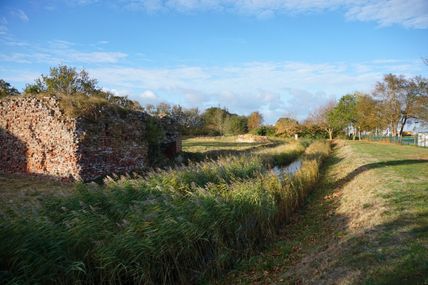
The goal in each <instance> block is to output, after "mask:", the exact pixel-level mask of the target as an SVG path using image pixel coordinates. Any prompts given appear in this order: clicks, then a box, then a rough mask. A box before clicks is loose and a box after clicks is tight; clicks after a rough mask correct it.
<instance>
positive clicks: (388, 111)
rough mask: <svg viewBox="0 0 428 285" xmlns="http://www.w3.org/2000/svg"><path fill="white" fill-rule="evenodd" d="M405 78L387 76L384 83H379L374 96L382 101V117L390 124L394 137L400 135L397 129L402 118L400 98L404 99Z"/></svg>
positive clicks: (392, 75)
mask: <svg viewBox="0 0 428 285" xmlns="http://www.w3.org/2000/svg"><path fill="white" fill-rule="evenodd" d="M404 83H405V79H404V77H403V76H397V75H394V74H387V75H385V76H384V78H383V81H382V82H377V84H376V87H375V90H374V92H373V95H374V96H375V97H376V98H379V99H380V101H381V109H382V116H383V117H384V118H385V120H386V121H387V123H388V127H389V128H390V129H391V132H392V135H394V136H395V135H398V131H397V127H398V123H399V122H400V118H401V105H400V97H403V96H402V94H403V86H404Z"/></svg>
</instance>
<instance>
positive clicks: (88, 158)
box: [77, 109, 148, 180]
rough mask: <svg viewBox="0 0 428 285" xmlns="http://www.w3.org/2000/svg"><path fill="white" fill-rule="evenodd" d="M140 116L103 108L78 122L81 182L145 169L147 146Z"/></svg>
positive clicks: (138, 113) (135, 113) (140, 114)
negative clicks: (96, 115) (96, 113)
mask: <svg viewBox="0 0 428 285" xmlns="http://www.w3.org/2000/svg"><path fill="white" fill-rule="evenodd" d="M145 129H146V126H145V123H144V120H143V118H142V113H140V112H133V111H127V112H122V113H120V112H119V113H118V112H117V111H115V110H114V109H105V110H103V111H102V112H101V113H99V116H98V117H96V118H92V119H85V118H80V119H78V122H77V133H78V137H79V141H80V143H79V149H78V154H79V157H80V159H79V163H80V165H81V177H82V179H83V180H93V179H96V178H99V177H102V176H104V175H106V174H111V173H117V174H123V173H129V172H132V171H138V170H141V169H142V168H143V167H145V166H148V145H147V141H146V138H145Z"/></svg>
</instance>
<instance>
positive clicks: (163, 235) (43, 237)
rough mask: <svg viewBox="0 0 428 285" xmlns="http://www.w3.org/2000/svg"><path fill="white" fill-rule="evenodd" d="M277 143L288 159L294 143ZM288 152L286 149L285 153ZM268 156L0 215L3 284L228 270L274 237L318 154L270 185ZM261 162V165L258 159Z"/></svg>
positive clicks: (91, 189)
mask: <svg viewBox="0 0 428 285" xmlns="http://www.w3.org/2000/svg"><path fill="white" fill-rule="evenodd" d="M282 147H283V151H285V150H288V151H290V153H294V154H293V155H289V156H288V158H289V159H291V158H293V157H295V155H298V154H299V153H301V152H302V151H303V149H304V148H302V147H301V146H295V147H290V146H288V147H285V146H282ZM287 148H288V149H287ZM276 152H278V153H279V154H281V155H282V156H283V157H284V155H283V154H282V152H281V151H280V149H276V150H275V151H274V152H273V153H271V154H270V155H269V154H268V153H264V154H263V155H253V156H242V157H236V158H223V159H221V160H219V161H216V162H205V163H200V164H195V165H192V166H190V167H183V168H179V169H175V170H169V171H160V172H157V173H153V174H151V175H148V176H147V177H145V178H141V179H136V180H120V181H118V182H111V183H109V185H108V186H106V187H104V188H100V187H95V186H83V185H82V186H81V187H80V188H79V189H78V191H77V192H75V193H72V194H71V195H69V196H67V197H52V198H51V199H47V201H46V202H45V203H44V204H43V206H42V207H41V208H40V209H39V210H37V212H34V211H33V212H25V211H22V212H20V213H19V214H16V212H15V214H14V213H10V214H9V216H3V217H2V222H1V225H0V232H1V235H0V254H1V256H0V268H1V275H0V278H2V281H4V282H6V283H7V282H9V283H13V282H18V283H21V282H24V283H25V282H27V283H28V282H29V283H37V282H39V283H65V284H70V283H76V282H83V283H93V284H94V283H129V282H130V283H146V284H151V283H183V284H184V283H189V282H190V283H192V282H198V281H200V280H202V279H203V278H208V277H209V276H214V275H216V274H218V273H219V272H222V271H224V270H225V269H227V268H229V267H230V266H231V265H232V263H233V261H234V260H236V258H240V257H242V256H245V255H247V254H248V253H249V252H251V251H252V250H254V249H255V248H258V247H260V246H262V245H263V244H264V243H265V242H266V241H268V240H270V239H271V238H272V237H274V236H275V235H276V233H277V229H278V227H279V226H280V225H281V224H283V223H284V222H285V221H286V220H287V219H289V217H290V216H291V213H292V211H293V210H295V208H297V207H298V206H299V205H300V203H301V201H302V200H303V199H304V197H305V196H306V194H307V193H308V191H309V190H310V189H311V188H312V187H313V185H314V184H315V183H316V181H317V178H318V168H319V165H320V163H321V161H322V159H323V158H324V157H326V156H327V155H328V152H329V146H328V145H327V144H325V143H320V142H318V143H314V144H312V145H310V146H309V147H308V148H307V149H306V150H305V153H304V156H303V166H302V168H301V170H300V171H298V172H297V173H296V175H295V176H294V177H291V178H289V179H286V180H284V181H282V180H279V179H278V178H277V177H276V176H275V175H274V174H273V173H272V172H270V171H269V167H270V166H271V164H272V163H277V162H278V161H279V162H285V161H286V160H285V159H284V158H281V159H279V160H276V159H275V157H276V155H277V153H276ZM266 158H268V159H266Z"/></svg>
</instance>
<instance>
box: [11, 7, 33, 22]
mask: <svg viewBox="0 0 428 285" xmlns="http://www.w3.org/2000/svg"><path fill="white" fill-rule="evenodd" d="M11 14H12V16H15V17H18V18H19V19H20V20H21V21H22V22H28V21H30V19H29V18H28V16H27V14H25V12H24V11H22V10H21V9H14V10H12V11H11Z"/></svg>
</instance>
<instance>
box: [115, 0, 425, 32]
mask: <svg viewBox="0 0 428 285" xmlns="http://www.w3.org/2000/svg"><path fill="white" fill-rule="evenodd" d="M122 5H124V6H125V7H126V8H127V9H131V10H145V11H147V12H156V11H167V10H174V11H181V12H197V11H206V10H214V11H223V12H229V13H240V14H246V15H253V16H256V17H258V18H261V19H264V18H270V17H272V16H274V15H275V14H299V13H314V12H323V11H326V10H339V11H343V12H344V14H345V16H346V18H347V19H350V20H358V21H375V22H377V23H378V24H379V25H380V26H389V25H393V24H400V25H403V26H405V27H409V28H428V1H426V0H407V1H402V0H124V1H122Z"/></svg>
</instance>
